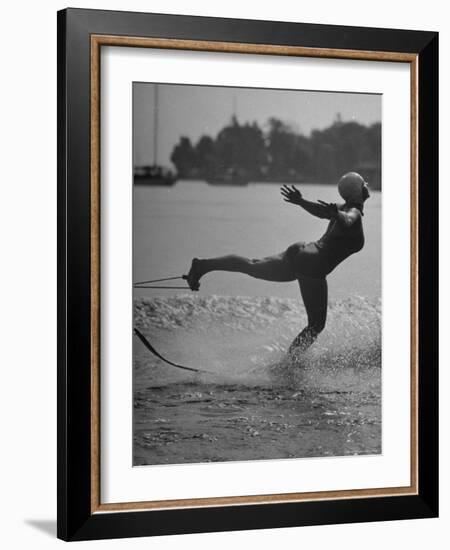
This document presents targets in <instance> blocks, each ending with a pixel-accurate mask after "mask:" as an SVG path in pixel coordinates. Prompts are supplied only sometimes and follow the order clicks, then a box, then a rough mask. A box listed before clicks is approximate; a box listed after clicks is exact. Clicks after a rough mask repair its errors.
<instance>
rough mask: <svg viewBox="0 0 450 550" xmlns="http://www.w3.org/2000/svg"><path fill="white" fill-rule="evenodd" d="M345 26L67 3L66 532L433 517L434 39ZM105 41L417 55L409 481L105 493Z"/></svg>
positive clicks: (63, 148) (61, 430)
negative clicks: (202, 494) (158, 494)
mask: <svg viewBox="0 0 450 550" xmlns="http://www.w3.org/2000/svg"><path fill="white" fill-rule="evenodd" d="M343 29H344V28H343V27H334V26H323V25H304V24H291V23H273V22H266V21H244V20H236V21H234V20H226V19H212V18H200V17H180V16H169V15H154V14H136V13H128V12H103V11H97V10H78V9H68V10H64V11H62V12H59V14H58V56H59V57H58V143H59V145H58V146H59V149H58V193H59V195H58V209H59V216H58V224H59V225H58V267H59V277H58V293H59V296H58V298H59V312H58V313H59V320H58V331H59V334H58V342H59V348H58V360H59V364H58V536H59V537H61V538H63V539H65V540H82V539H93V538H109V537H129V536H143V535H156V534H168V533H186V532H203V531H221V530H233V529H234V530H235V529H252V528H269V527H283V526H290V525H312V524H324V523H330V522H349V521H373V520H387V519H402V518H413V517H416V518H418V517H433V516H436V515H437V507H438V506H437V460H438V457H437V455H438V453H437V433H438V426H437V406H438V405H437V280H436V279H437V268H436V266H437V214H436V215H434V214H433V216H429V215H426V214H425V213H429V212H433V213H437V147H436V143H437V57H438V53H437V47H438V45H437V43H438V37H437V34H436V33H431V32H421V31H400V30H388V29H362V28H345V30H346V32H345V33H343V32H342V30H343ZM106 45H115V46H133V47H145V48H149V47H150V48H152V47H153V48H154V47H158V48H168V49H188V50H202V51H211V52H216V51H220V52H239V53H257V54H267V53H270V54H275V55H280V56H285V55H290V56H308V57H327V58H348V59H366V60H378V61H395V62H401V63H409V64H410V67H411V106H412V107H411V174H412V180H411V227H412V232H411V289H412V290H411V305H412V315H411V357H412V361H411V380H412V384H411V485H410V487H397V488H389V489H361V490H353V491H334V492H332V491H328V492H316V493H298V494H297V493H288V494H277V495H258V496H252V497H244V496H236V497H217V498H213V499H197V500H181V501H179V500H177V501H175V500H174V501H160V502H157V501H149V502H138V503H117V504H102V503H101V502H100V496H99V495H100V446H99V440H100V434H99V430H100V423H99V397H100V377H99V353H100V348H99V311H100V169H99V166H100V148H99V144H100V117H99V98H100V93H99V92H100V49H101V47H102V46H106ZM87 219H89V220H90V223H89V224H87V223H86V221H85V220H87ZM425 365H426V368H422V367H424V366H425ZM375 497H376V498H375ZM143 510H146V512H144V511H143ZM112 512H115V513H112Z"/></svg>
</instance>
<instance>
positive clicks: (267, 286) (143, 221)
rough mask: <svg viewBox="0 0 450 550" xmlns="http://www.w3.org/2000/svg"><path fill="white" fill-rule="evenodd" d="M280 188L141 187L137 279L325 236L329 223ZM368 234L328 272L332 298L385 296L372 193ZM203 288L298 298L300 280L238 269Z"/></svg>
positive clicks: (317, 188)
mask: <svg viewBox="0 0 450 550" xmlns="http://www.w3.org/2000/svg"><path fill="white" fill-rule="evenodd" d="M299 188H300V189H301V191H302V192H303V194H304V197H305V198H306V199H310V200H316V199H321V200H325V201H328V202H339V196H338V194H337V190H336V187H332V186H328V185H302V186H299ZM279 189H280V186H279V185H271V184H250V185H249V186H247V187H228V186H211V185H207V184H206V183H202V182H183V181H181V182H179V183H177V184H176V185H175V186H173V187H135V190H134V213H133V216H134V247H133V250H134V280H135V281H141V280H146V279H158V278H160V277H168V276H171V275H174V276H175V275H181V274H184V273H187V272H188V270H189V267H190V263H191V260H192V258H193V257H203V258H207V257H211V256H222V255H225V254H231V253H234V254H239V255H242V256H247V257H251V258H257V257H264V256H269V255H271V254H274V253H277V252H281V251H283V250H285V249H286V248H287V247H288V246H289V245H290V244H292V243H293V242H296V241H313V240H316V239H318V238H319V237H320V236H321V235H322V234H323V232H324V231H325V228H326V225H327V223H326V222H327V221H326V220H320V219H318V218H314V217H313V216H311V215H310V214H308V213H307V212H305V211H304V210H303V209H301V208H300V207H295V206H292V205H290V204H287V203H285V202H283V201H282V199H281V195H280V192H279ZM364 232H365V237H366V243H365V246H364V248H363V250H362V251H361V252H359V253H358V254H356V255H354V256H351V257H350V258H348V259H347V260H345V262H343V263H342V264H341V265H339V266H338V267H337V269H336V270H335V271H334V272H333V273H331V274H330V275H329V276H328V287H329V299H330V301H334V300H336V299H342V298H345V297H348V296H354V295H361V296H367V297H379V296H380V294H381V193H380V192H377V191H373V192H372V195H371V197H370V199H369V200H368V201H367V202H366V207H365V215H364ZM161 293H162V294H163V293H164V292H163V291H162V292H161ZM201 293H202V294H205V295H210V294H222V295H231V296H236V295H241V296H279V297H283V298H297V297H298V296H299V290H298V285H297V283H296V282H293V283H282V284H277V283H270V282H265V281H261V280H257V279H251V278H250V277H246V276H245V275H241V274H235V273H213V274H210V275H208V276H206V277H205V278H204V279H202V282H201ZM165 294H167V293H165ZM138 295H139V294H138ZM140 295H143V293H141V294H140ZM152 295H154V294H152Z"/></svg>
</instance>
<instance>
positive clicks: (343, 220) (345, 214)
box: [318, 201, 361, 227]
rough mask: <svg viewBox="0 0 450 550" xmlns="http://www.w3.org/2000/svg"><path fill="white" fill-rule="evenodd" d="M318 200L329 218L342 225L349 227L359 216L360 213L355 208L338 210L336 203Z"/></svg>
mask: <svg viewBox="0 0 450 550" xmlns="http://www.w3.org/2000/svg"><path fill="white" fill-rule="evenodd" d="M318 202H320V204H321V205H322V206H323V207H324V208H325V209H326V210H327V211H328V213H329V216H330V219H334V220H337V221H338V222H339V223H340V224H341V225H343V226H344V227H350V226H351V225H353V224H354V223H355V222H356V221H357V220H358V219H359V218H360V217H361V213H360V212H359V210H358V209H357V208H351V209H350V210H347V211H345V210H339V208H338V207H337V205H336V204H335V203H333V202H324V201H318Z"/></svg>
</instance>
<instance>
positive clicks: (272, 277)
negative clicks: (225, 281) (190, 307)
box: [187, 254, 296, 290]
mask: <svg viewBox="0 0 450 550" xmlns="http://www.w3.org/2000/svg"><path fill="white" fill-rule="evenodd" d="M211 271H229V272H237V273H244V274H246V275H250V276H251V277H255V278H256V279H264V280H265V281H273V282H277V283H284V282H288V281H294V280H295V278H296V277H295V275H294V273H293V272H292V269H291V266H290V264H289V262H288V260H287V259H286V258H285V256H284V254H278V255H276V256H269V257H267V258H261V259H249V258H244V257H243V256H237V255H235V254H230V255H228V256H220V257H218V258H208V259H205V260H199V259H197V258H194V260H192V266H191V269H190V271H189V274H188V276H187V281H188V283H189V286H190V287H191V288H192V289H194V290H195V289H196V287H197V289H198V282H199V281H200V279H201V277H203V276H204V275H206V274H207V273H210V272H211Z"/></svg>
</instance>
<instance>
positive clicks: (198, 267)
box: [186, 172, 370, 354]
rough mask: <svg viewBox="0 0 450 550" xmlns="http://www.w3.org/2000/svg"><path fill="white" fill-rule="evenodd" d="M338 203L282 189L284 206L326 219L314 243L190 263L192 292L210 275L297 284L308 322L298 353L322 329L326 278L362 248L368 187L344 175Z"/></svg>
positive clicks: (295, 348)
mask: <svg viewBox="0 0 450 550" xmlns="http://www.w3.org/2000/svg"><path fill="white" fill-rule="evenodd" d="M338 191H339V194H340V195H341V197H342V198H343V199H344V201H345V202H344V203H343V204H339V205H338V204H334V203H327V202H324V201H317V202H311V201H308V200H306V199H304V198H303V196H302V193H301V192H300V191H299V190H298V189H296V187H295V186H293V185H292V186H290V187H289V186H287V185H283V186H282V188H281V194H282V196H283V198H284V200H285V201H286V202H288V203H290V204H293V205H296V206H301V207H302V208H303V209H304V210H306V211H307V212H309V213H310V214H312V215H313V216H316V217H317V218H322V219H327V220H330V221H329V223H328V227H327V229H326V231H325V233H324V234H323V235H322V237H320V239H319V240H317V241H314V242H311V243H305V242H297V243H294V244H292V245H291V246H289V247H288V248H287V249H286V250H285V251H284V252H282V253H281V254H277V255H274V256H268V257H266V258H261V259H249V258H245V257H242V256H237V255H234V254H231V255H227V256H221V257H218V258H207V259H198V258H194V259H193V260H192V264H191V268H190V271H189V273H188V275H187V277H186V279H187V282H188V284H189V287H190V288H191V290H198V289H199V287H200V279H201V278H202V277H203V276H204V275H206V274H207V273H210V272H211V271H229V272H239V273H244V274H246V275H250V276H251V277H255V278H257V279H264V280H265V281H273V282H277V283H282V282H288V281H294V280H295V279H297V280H298V282H299V286H300V293H301V296H302V299H303V303H304V305H305V309H306V313H307V317H308V324H307V326H306V327H305V328H304V329H303V330H302V331H301V332H300V333H299V334H298V335H297V336H296V338H295V339H294V341H293V342H292V344H291V345H290V347H289V353H291V354H292V353H295V354H297V353H301V352H304V351H305V350H306V349H307V348H308V347H309V346H310V345H311V344H312V343H313V342H314V341H315V340H316V338H317V336H318V335H319V333H320V332H321V331H322V330H323V329H324V328H325V323H326V318H327V309H328V286H327V279H326V277H327V275H328V274H329V273H331V272H332V271H333V269H335V267H336V266H337V265H339V264H340V263H341V262H342V261H343V260H345V259H346V258H348V257H349V256H350V255H351V254H355V253H356V252H359V251H360V250H361V249H362V248H363V246H364V232H363V225H362V216H363V215H364V213H363V209H364V202H365V201H366V200H367V199H368V198H369V196H370V194H369V189H368V186H367V183H366V182H365V181H364V179H363V178H362V176H360V175H359V174H358V173H356V172H349V173H347V174H345V175H343V176H342V177H341V179H340V180H339V182H338Z"/></svg>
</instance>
